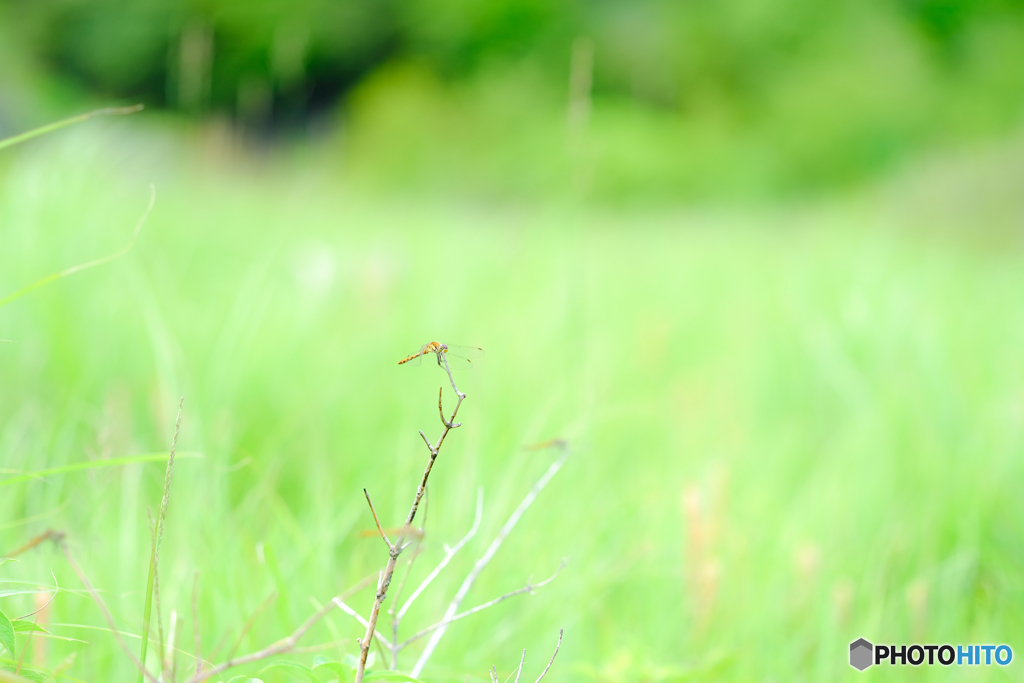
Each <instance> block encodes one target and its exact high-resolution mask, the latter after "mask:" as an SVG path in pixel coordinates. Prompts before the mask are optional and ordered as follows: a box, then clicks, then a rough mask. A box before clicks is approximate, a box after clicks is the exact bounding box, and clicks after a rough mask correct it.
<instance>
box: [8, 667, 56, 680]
mask: <svg viewBox="0 0 1024 683" xmlns="http://www.w3.org/2000/svg"><path fill="white" fill-rule="evenodd" d="M6 671H11V669H6ZM18 676H20V678H19V677H18ZM2 680H6V679H4V678H0V681H2ZM12 680H15V681H33V683H46V681H52V680H53V676H51V675H50V674H48V673H45V672H43V671H36V670H35V669H22V670H21V671H19V672H18V674H17V676H15V677H14V678H13V679H12Z"/></svg>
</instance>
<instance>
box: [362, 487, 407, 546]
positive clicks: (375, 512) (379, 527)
mask: <svg viewBox="0 0 1024 683" xmlns="http://www.w3.org/2000/svg"><path fill="white" fill-rule="evenodd" d="M363 495H364V496H366V503H367V505H369V506H370V512H371V513H372V514H373V521H374V523H375V524H376V525H377V531H379V532H380V537H381V538H383V539H384V542H385V543H387V544H388V550H394V549H395V546H394V544H393V543H392V542H391V541H390V540H389V539H388V535H387V534H386V533H384V527H382V526H381V525H380V520H379V519H377V511H376V510H374V509H373V501H372V500H370V494H369V493H367V492H366V489H363ZM403 535H404V534H403ZM399 538H401V536H400V537H399Z"/></svg>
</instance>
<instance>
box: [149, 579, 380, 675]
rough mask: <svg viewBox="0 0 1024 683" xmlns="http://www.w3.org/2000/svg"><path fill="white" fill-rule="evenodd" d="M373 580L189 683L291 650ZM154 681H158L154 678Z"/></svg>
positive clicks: (350, 589) (354, 587)
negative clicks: (267, 642)
mask: <svg viewBox="0 0 1024 683" xmlns="http://www.w3.org/2000/svg"><path fill="white" fill-rule="evenodd" d="M372 580H373V577H367V578H365V579H363V580H362V581H360V582H359V583H357V584H356V585H354V586H352V587H351V588H349V589H348V590H346V591H345V592H344V593H342V594H341V595H339V596H337V597H335V598H334V599H332V601H331V602H329V603H327V604H326V605H324V606H323V607H322V608H320V609H319V610H317V611H316V612H315V613H314V614H313V615H311V616H310V617H309V618H308V619H306V621H304V622H303V623H302V625H300V626H299V627H298V628H297V629H295V630H294V631H293V632H292V634H291V635H290V636H288V637H287V638H283V639H281V640H279V641H277V642H276V643H274V644H272V645H270V646H268V647H265V648H263V649H262V650H258V651H257V652H253V653H251V654H247V655H243V656H241V657H235V658H233V659H230V658H229V659H227V660H226V661H224V662H222V663H220V664H218V665H217V666H214V667H211V668H209V669H207V670H205V671H202V672H197V673H196V675H195V676H193V677H192V678H190V679H189V681H188V683H201V681H205V680H206V679H207V678H210V677H212V676H217V675H218V674H220V673H222V672H224V671H226V670H227V669H230V668H232V667H235V666H240V665H242V664H249V663H251V662H258V661H260V660H261V659H266V658H267V657H273V656H274V655H279V654H283V653H285V652H290V651H291V650H292V649H294V648H295V644H296V643H298V642H299V639H300V638H302V636H304V635H305V634H306V632H307V631H308V630H309V629H311V628H313V626H314V625H315V624H316V623H317V622H318V621H320V620H321V619H323V618H324V617H325V616H326V615H327V614H328V613H329V612H330V611H331V610H332V609H334V608H335V607H336V606H337V605H336V604H335V602H334V600H344V599H345V598H347V597H349V596H351V595H354V594H355V593H358V592H359V591H361V590H363V589H364V588H366V587H367V586H368V585H370V582H371V581H372ZM152 683H157V682H156V681H155V680H154V681H153V682H152Z"/></svg>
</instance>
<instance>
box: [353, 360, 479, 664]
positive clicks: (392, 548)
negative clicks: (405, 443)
mask: <svg viewBox="0 0 1024 683" xmlns="http://www.w3.org/2000/svg"><path fill="white" fill-rule="evenodd" d="M437 364H438V365H440V366H441V367H443V368H444V370H445V372H447V373H448V380H449V381H450V382H451V384H452V390H453V391H454V392H455V395H456V396H458V402H457V403H456V404H455V409H454V410H452V414H451V417H449V418H448V419H447V420H445V418H444V411H443V409H442V408H440V405H441V401H440V398H438V406H439V408H438V409H439V410H440V411H441V412H440V414H441V422H442V424H444V430H443V431H442V432H441V436H439V437H438V439H437V443H436V444H431V443H430V440H429V439H428V438H427V436H426V434H424V433H423V432H422V431H421V432H420V436H422V437H423V442H424V443H425V444H426V445H427V449H428V450H429V451H430V459H429V460H427V466H426V468H425V469H424V470H423V478H422V479H421V480H420V484H419V486H418V487H417V488H416V496H415V497H414V498H413V501H412V506H411V507H410V508H409V515H408V516H407V517H406V519H405V524H404V526H403V529H410V528H412V523H413V520H414V519H415V517H416V511H417V510H418V509H419V506H420V501H421V500H422V499H423V494H424V493H425V492H426V490H427V480H428V479H429V478H430V472H431V470H432V469H433V467H434V462H435V461H436V460H437V454H438V453H439V452H440V450H441V446H442V444H444V439H445V437H446V436H448V432H450V431H451V430H453V429H455V428H456V427H458V426H461V423H459V424H456V423H455V417H456V416H457V415H458V414H459V408H460V407H461V406H462V402H463V401H464V400H465V399H466V395H465V394H464V393H462V392H461V391H459V388H458V387H457V386H456V385H455V378H454V377H453V376H452V370H451V368H450V367H449V366H448V359H447V357H445V354H444V351H438V352H437ZM366 499H367V502H369V499H370V498H369V495H367V498H366ZM371 510H372V505H371ZM374 517H375V518H376V513H374ZM377 526H378V528H380V523H379V522H378V523H377ZM381 535H382V536H383V538H384V540H385V542H387V544H388V563H387V565H386V566H385V567H384V572H383V573H382V574H381V580H380V582H379V583H378V585H377V594H376V596H375V597H374V600H373V607H372V608H371V610H370V618H369V619H367V622H366V635H365V636H364V637H363V638H362V640H360V641H359V661H358V664H357V666H356V676H355V683H363V676H364V675H365V673H366V658H367V656H368V655H369V654H370V643H371V641H372V639H373V637H374V636H375V635H376V630H377V619H378V618H379V617H380V608H381V605H382V604H383V602H384V599H385V598H386V597H387V594H388V587H389V586H390V585H391V579H392V577H393V576H394V574H395V565H396V564H397V563H398V556H399V555H400V554H401V552H402V550H403V548H404V546H403V542H404V540H405V532H404V531H403V533H401V534H400V535H399V537H398V540H397V542H395V543H391V541H389V540H388V538H387V536H386V535H384V531H383V529H381Z"/></svg>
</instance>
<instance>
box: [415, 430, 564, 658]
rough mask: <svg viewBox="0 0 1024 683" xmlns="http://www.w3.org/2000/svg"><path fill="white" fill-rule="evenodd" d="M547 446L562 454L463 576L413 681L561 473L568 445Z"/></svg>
mask: <svg viewBox="0 0 1024 683" xmlns="http://www.w3.org/2000/svg"><path fill="white" fill-rule="evenodd" d="M549 443H550V445H554V446H558V447H559V448H560V449H561V451H562V454H561V455H560V456H559V457H558V459H557V460H555V461H554V462H553V463H551V465H550V466H549V467H548V469H547V471H546V472H545V473H544V475H543V476H542V477H541V478H540V479H539V480H537V483H536V484H534V485H533V488H531V489H530V491H529V492H528V493H527V494H526V497H525V498H523V500H522V502H521V503H519V506H518V507H516V509H515V510H514V511H513V512H512V515H511V516H510V517H509V518H508V521H507V522H505V525H504V526H503V527H502V528H501V531H499V532H498V535H497V536H496V537H495V539H494V540H493V541H492V542H491V545H490V546H489V547H488V548H487V551H486V552H484V554H483V555H482V556H481V557H480V559H479V560H477V562H476V564H475V565H474V566H473V569H472V570H470V572H469V575H468V576H466V579H465V580H464V581H463V582H462V585H461V586H460V587H459V590H458V592H457V593H456V594H455V597H454V598H452V601H451V603H449V605H448V609H447V610H446V611H445V614H444V617H443V618H442V619H441V621H440V622H439V623H441V624H443V626H440V627H439V628H437V630H435V631H434V634H433V635H432V636H431V637H430V640H429V641H428V642H427V646H426V647H425V648H424V649H423V652H422V653H421V654H420V657H419V659H418V660H417V662H416V666H414V667H413V669H412V671H411V672H410V675H412V677H413V678H418V677H419V675H420V673H421V672H422V671H423V667H424V666H426V664H427V661H428V660H429V659H430V656H431V655H432V654H433V653H434V650H435V649H436V648H437V644H438V643H439V642H440V641H441V638H443V637H444V634H445V631H446V630H447V624H448V623H450V622H451V621H453V619H452V617H454V616H455V613H456V612H458V609H459V605H461V604H462V601H463V599H465V597H466V595H467V594H468V593H469V589H470V588H472V587H473V583H475V582H476V579H477V577H478V576H480V572H482V571H483V570H484V567H486V566H487V564H488V563H489V562H490V561H491V559H492V558H493V557H494V555H495V553H497V552H498V548H500V547H501V544H502V543H503V542H504V540H505V538H506V537H507V536H508V535H509V533H511V531H512V529H514V528H515V526H516V524H517V523H518V522H519V519H520V518H521V517H522V516H523V513H525V512H526V510H527V508H529V507H530V505H532V504H533V501H534V500H536V498H537V496H538V494H540V492H541V491H542V490H543V489H544V487H545V486H547V485H548V482H549V481H551V479H552V477H554V476H555V475H556V474H558V470H560V469H562V465H564V464H565V461H566V459H567V458H568V457H569V446H568V444H567V443H566V442H565V441H562V440H552V441H551V442H549ZM545 445H547V444H545Z"/></svg>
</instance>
